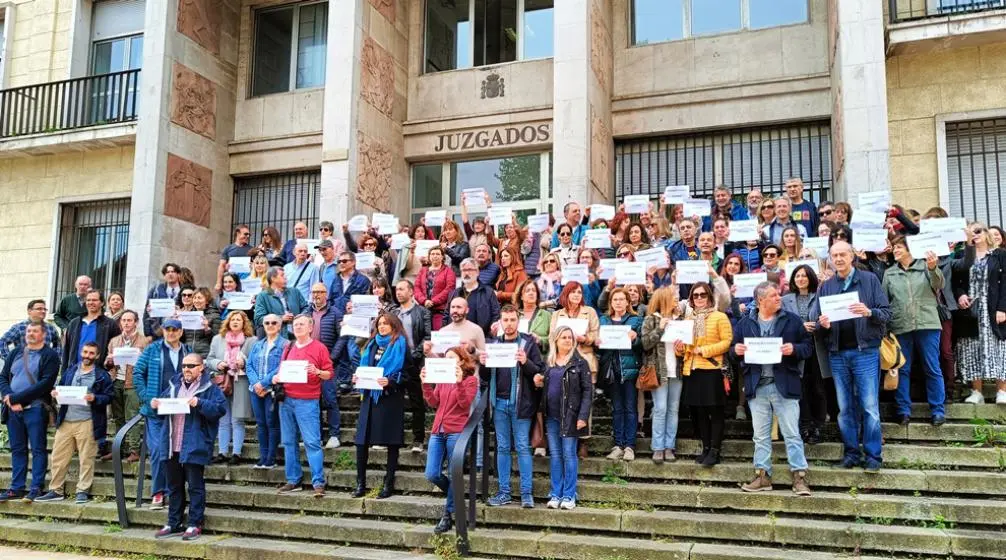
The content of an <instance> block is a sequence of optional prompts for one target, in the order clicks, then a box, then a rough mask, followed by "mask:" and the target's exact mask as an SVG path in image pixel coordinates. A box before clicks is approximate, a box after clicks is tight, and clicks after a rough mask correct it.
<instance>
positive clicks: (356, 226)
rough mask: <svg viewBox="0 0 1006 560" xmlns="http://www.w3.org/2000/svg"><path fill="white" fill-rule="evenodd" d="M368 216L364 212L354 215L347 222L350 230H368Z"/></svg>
mask: <svg viewBox="0 0 1006 560" xmlns="http://www.w3.org/2000/svg"><path fill="white" fill-rule="evenodd" d="M367 225H368V224H367V217H366V216H364V215H363V214H360V215H358V216H353V217H352V218H350V219H349V221H348V222H346V227H347V228H348V229H349V231H367Z"/></svg>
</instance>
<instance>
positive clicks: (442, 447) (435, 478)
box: [419, 346, 479, 535]
mask: <svg viewBox="0 0 1006 560" xmlns="http://www.w3.org/2000/svg"><path fill="white" fill-rule="evenodd" d="M444 358H447V359H453V360H454V361H455V363H456V364H457V365H456V366H455V374H456V380H455V382H454V383H438V384H436V385H434V384H431V383H427V382H426V368H425V367H424V368H423V370H422V371H421V372H420V373H419V378H420V379H421V380H422V382H423V398H424V399H425V400H426V403H427V404H428V405H430V406H432V407H434V408H436V409H437V415H436V417H435V418H434V419H433V430H432V432H431V433H430V445H429V449H428V450H427V452H426V480H429V481H430V482H431V483H433V484H434V485H435V486H436V487H437V488H440V489H441V490H443V491H444V492H446V493H447V505H446V506H445V507H444V515H443V516H442V517H441V518H440V522H439V523H437V526H436V527H435V528H434V529H433V532H434V533H436V534H438V535H439V534H441V533H446V532H447V531H450V530H451V528H452V527H453V526H454V520H453V517H452V515H453V514H454V492H453V491H452V488H451V480H450V478H448V477H447V476H445V475H444V474H443V472H442V470H443V465H444V462H445V461H446V462H447V463H448V465H450V457H451V455H452V454H453V453H454V444H455V443H456V442H457V440H458V437H460V436H461V431H462V430H463V429H464V427H465V423H466V422H467V421H468V409H469V408H470V407H471V405H472V401H474V400H475V396H476V395H477V394H478V391H479V378H478V377H476V376H475V360H474V359H473V358H472V357H471V355H470V354H469V353H468V351H467V350H465V349H464V348H461V347H460V346H459V347H456V348H451V349H450V350H448V351H447V353H446V354H445V355H444ZM462 514H464V512H462Z"/></svg>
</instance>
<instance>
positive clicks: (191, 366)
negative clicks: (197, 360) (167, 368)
mask: <svg viewBox="0 0 1006 560" xmlns="http://www.w3.org/2000/svg"><path fill="white" fill-rule="evenodd" d="M197 367H199V364H182V369H195V368H197Z"/></svg>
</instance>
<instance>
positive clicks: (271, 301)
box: [255, 266, 308, 338]
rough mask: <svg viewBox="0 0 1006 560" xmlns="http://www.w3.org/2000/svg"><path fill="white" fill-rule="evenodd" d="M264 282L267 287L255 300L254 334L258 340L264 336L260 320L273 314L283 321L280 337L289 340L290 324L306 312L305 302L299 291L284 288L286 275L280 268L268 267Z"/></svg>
mask: <svg viewBox="0 0 1006 560" xmlns="http://www.w3.org/2000/svg"><path fill="white" fill-rule="evenodd" d="M265 280H266V283H268V285H269V287H268V288H266V289H264V290H262V292H261V293H260V294H259V295H258V296H257V297H256V298H255V332H256V334H257V335H258V336H259V338H261V337H262V336H263V335H264V333H265V331H264V330H263V329H262V319H264V318H265V316H266V315H268V314H270V313H273V314H275V315H279V316H280V317H281V318H282V319H283V329H282V331H280V335H281V336H285V337H287V338H290V323H292V322H293V318H294V317H296V316H297V315H300V314H301V313H305V312H307V309H308V307H307V302H306V301H305V300H304V298H303V297H301V295H300V292H299V291H297V290H295V289H293V288H287V287H286V274H285V273H284V272H283V269H282V268H280V267H278V266H273V267H270V268H269V270H268V272H266V273H265Z"/></svg>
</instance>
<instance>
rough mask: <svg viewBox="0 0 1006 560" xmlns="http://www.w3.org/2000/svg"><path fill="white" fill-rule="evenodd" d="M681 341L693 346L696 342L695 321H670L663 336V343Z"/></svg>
mask: <svg viewBox="0 0 1006 560" xmlns="http://www.w3.org/2000/svg"><path fill="white" fill-rule="evenodd" d="M678 340H680V341H681V342H684V343H685V344H692V343H693V342H694V340H695V321H693V320H691V319H688V320H686V321H668V323H667V327H666V328H665V329H664V334H663V335H661V337H660V341H661V342H677V341H678Z"/></svg>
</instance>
